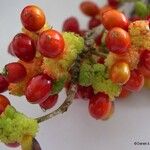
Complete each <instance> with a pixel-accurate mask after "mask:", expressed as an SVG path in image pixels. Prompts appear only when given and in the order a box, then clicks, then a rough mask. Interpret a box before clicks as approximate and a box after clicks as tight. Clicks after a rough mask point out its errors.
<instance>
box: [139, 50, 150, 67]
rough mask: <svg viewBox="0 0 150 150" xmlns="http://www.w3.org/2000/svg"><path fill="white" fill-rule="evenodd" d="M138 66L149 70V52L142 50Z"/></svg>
mask: <svg viewBox="0 0 150 150" xmlns="http://www.w3.org/2000/svg"><path fill="white" fill-rule="evenodd" d="M140 64H141V65H143V66H144V67H145V68H147V69H148V70H150V51H149V50H144V51H143V52H142V54H141V57H140Z"/></svg>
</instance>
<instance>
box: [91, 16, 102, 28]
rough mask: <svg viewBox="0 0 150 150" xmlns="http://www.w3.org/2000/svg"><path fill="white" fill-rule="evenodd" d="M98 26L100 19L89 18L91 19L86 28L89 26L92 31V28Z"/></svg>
mask: <svg viewBox="0 0 150 150" xmlns="http://www.w3.org/2000/svg"><path fill="white" fill-rule="evenodd" d="M100 24H101V21H100V19H99V18H96V17H93V18H91V19H90V20H89V24H88V26H89V29H93V28H95V27H97V26H98V25H100Z"/></svg>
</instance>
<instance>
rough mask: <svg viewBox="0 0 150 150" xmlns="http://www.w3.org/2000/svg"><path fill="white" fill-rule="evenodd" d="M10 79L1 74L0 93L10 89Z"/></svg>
mask: <svg viewBox="0 0 150 150" xmlns="http://www.w3.org/2000/svg"><path fill="white" fill-rule="evenodd" d="M8 85H9V83H8V81H7V80H6V78H5V77H4V76H2V75H0V93H2V92H5V91H6V90H7V89H8Z"/></svg>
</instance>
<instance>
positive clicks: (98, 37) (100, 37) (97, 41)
mask: <svg viewBox="0 0 150 150" xmlns="http://www.w3.org/2000/svg"><path fill="white" fill-rule="evenodd" d="M102 37H103V33H101V34H99V35H98V36H97V37H96V39H95V43H96V45H97V46H100V44H101V42H102Z"/></svg>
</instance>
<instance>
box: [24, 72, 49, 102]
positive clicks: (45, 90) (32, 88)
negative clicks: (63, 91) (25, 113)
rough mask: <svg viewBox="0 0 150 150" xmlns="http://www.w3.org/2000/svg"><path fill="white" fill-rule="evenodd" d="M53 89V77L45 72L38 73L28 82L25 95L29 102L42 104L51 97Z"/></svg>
mask: <svg viewBox="0 0 150 150" xmlns="http://www.w3.org/2000/svg"><path fill="white" fill-rule="evenodd" d="M51 90H52V81H51V78H50V77H49V76H47V75H45V74H42V75H37V76H35V77H33V78H32V79H31V81H30V82H29V83H28V86H27V88H26V92H25V96H26V98H27V100H28V102H30V103H33V104H37V103H39V104H40V103H42V102H44V101H45V100H46V99H47V98H48V97H49V94H50V92H51Z"/></svg>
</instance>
